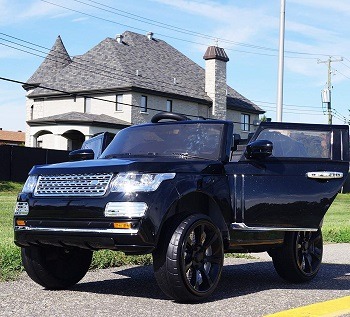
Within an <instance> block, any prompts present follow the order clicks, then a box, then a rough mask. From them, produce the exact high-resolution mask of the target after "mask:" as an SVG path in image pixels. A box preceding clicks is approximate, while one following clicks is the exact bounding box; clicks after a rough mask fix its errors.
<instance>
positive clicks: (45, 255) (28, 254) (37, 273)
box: [21, 246, 92, 289]
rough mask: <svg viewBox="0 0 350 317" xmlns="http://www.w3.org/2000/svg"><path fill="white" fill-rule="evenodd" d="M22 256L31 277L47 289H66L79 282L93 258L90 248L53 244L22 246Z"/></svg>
mask: <svg viewBox="0 0 350 317" xmlns="http://www.w3.org/2000/svg"><path fill="white" fill-rule="evenodd" d="M21 256H22V263H23V266H24V268H25V270H26V271H27V273H28V275H29V277H30V278H31V279H32V280H33V281H34V282H36V283H38V284H40V285H42V286H44V287H45V288H47V289H65V288H68V287H70V286H73V285H74V284H76V283H78V282H79V281H80V280H81V279H82V278H83V277H84V275H85V274H86V272H87V271H88V269H89V267H90V264H91V260H92V252H91V251H90V250H85V249H79V248H72V249H65V248H60V247H53V246H51V247H37V246H30V247H26V248H22V252H21Z"/></svg>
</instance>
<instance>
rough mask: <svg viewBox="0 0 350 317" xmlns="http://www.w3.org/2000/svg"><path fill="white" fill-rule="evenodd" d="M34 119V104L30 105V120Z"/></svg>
mask: <svg viewBox="0 0 350 317" xmlns="http://www.w3.org/2000/svg"><path fill="white" fill-rule="evenodd" d="M33 119H34V105H32V106H31V107H30V120H33Z"/></svg>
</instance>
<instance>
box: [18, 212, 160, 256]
mask: <svg viewBox="0 0 350 317" xmlns="http://www.w3.org/2000/svg"><path fill="white" fill-rule="evenodd" d="M19 219H20V218H15V226H14V239H15V243H16V244H17V245H18V246H21V247H26V246H30V245H41V246H45V245H54V246H61V247H79V248H85V249H91V250H100V249H110V250H119V251H123V252H125V253H128V254H145V253H150V252H152V251H153V250H154V242H153V235H152V234H151V232H150V230H147V221H138V220H137V221H129V222H131V223H132V228H130V229H116V228H113V227H112V225H113V223H112V222H111V221H108V222H106V221H104V222H94V221H73V222H72V221H71V220H69V221H50V220H46V221H45V220H30V219H26V220H25V225H16V223H17V220H19ZM144 227H145V228H146V229H145V228H144Z"/></svg>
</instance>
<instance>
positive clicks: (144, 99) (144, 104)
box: [141, 96, 147, 112]
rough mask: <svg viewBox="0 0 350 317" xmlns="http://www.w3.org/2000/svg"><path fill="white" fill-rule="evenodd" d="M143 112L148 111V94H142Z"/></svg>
mask: <svg viewBox="0 0 350 317" xmlns="http://www.w3.org/2000/svg"><path fill="white" fill-rule="evenodd" d="M141 112H147V96H141Z"/></svg>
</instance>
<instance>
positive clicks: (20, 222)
mask: <svg viewBox="0 0 350 317" xmlns="http://www.w3.org/2000/svg"><path fill="white" fill-rule="evenodd" d="M16 225H17V226H25V225H26V222H25V221H24V220H19V219H17V220H16Z"/></svg>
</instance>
